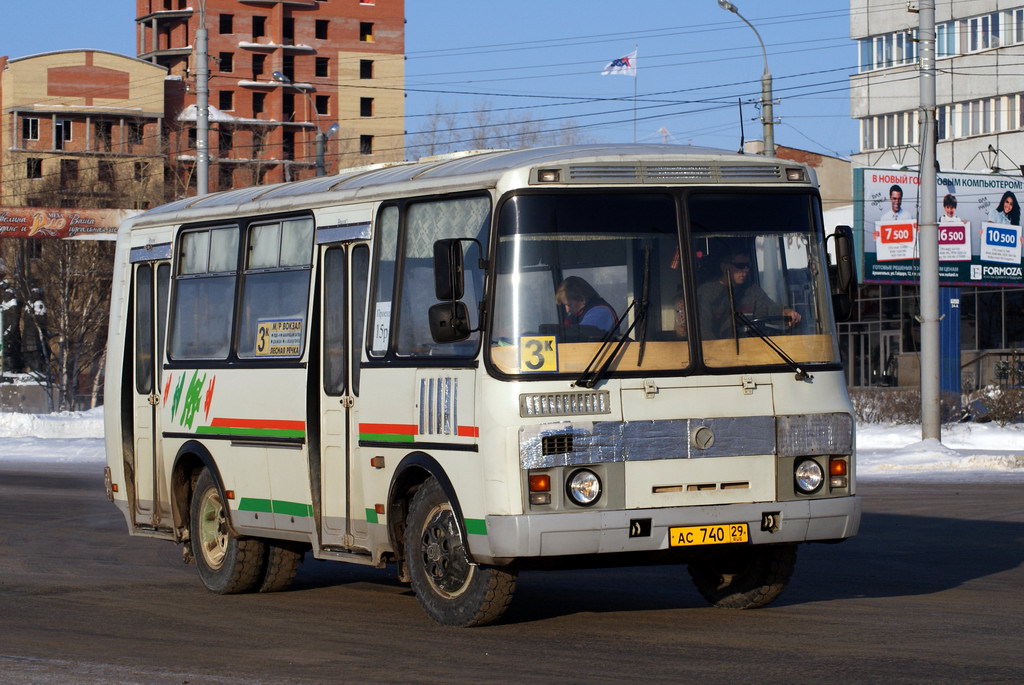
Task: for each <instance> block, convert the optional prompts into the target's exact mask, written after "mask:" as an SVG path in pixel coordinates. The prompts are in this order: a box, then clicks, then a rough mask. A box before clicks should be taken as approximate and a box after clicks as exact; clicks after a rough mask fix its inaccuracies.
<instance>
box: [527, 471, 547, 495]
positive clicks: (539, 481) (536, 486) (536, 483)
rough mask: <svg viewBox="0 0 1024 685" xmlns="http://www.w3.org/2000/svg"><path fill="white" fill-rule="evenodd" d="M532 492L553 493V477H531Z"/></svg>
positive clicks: (542, 475) (542, 474)
mask: <svg viewBox="0 0 1024 685" xmlns="http://www.w3.org/2000/svg"><path fill="white" fill-rule="evenodd" d="M530 492H551V476H550V475H549V474H547V473H535V474H533V475H532V476H530Z"/></svg>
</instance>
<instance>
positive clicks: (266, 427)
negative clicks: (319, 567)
mask: <svg viewBox="0 0 1024 685" xmlns="http://www.w3.org/2000/svg"><path fill="white" fill-rule="evenodd" d="M164 383H165V388H166V389H167V392H165V393H164V397H163V407H162V410H163V412H164V426H165V430H166V431H167V433H166V434H169V435H172V436H174V438H176V441H177V444H176V445H175V446H173V447H172V449H173V450H175V452H176V451H177V449H178V447H179V446H180V444H181V443H182V442H184V441H185V440H188V439H193V440H198V441H199V442H201V443H202V444H203V445H204V446H205V447H206V448H207V450H208V451H209V452H210V454H211V455H212V456H213V458H214V461H215V462H216V465H217V469H218V470H219V472H220V476H221V479H222V481H223V486H224V489H225V490H229V491H233V493H234V499H233V500H230V501H229V505H230V507H231V509H232V510H233V512H232V513H233V523H234V524H235V526H236V528H238V529H239V532H243V530H245V531H246V532H249V533H250V534H262V535H267V534H268V532H267V531H268V530H269V529H280V530H287V531H301V532H311V531H312V529H313V526H312V503H311V497H310V488H309V470H308V468H307V465H306V442H305V441H306V432H307V427H306V423H305V401H306V398H305V385H306V384H305V370H304V369H302V368H295V369H285V368H260V369H256V368H234V369H173V370H167V371H166V372H165V378H164ZM168 475H169V474H168ZM272 482H273V485H271V483H272ZM229 497H230V496H229Z"/></svg>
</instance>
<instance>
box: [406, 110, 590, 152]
mask: <svg viewBox="0 0 1024 685" xmlns="http://www.w3.org/2000/svg"><path fill="white" fill-rule="evenodd" d="M585 142H587V138H586V136H585V135H583V134H582V133H580V131H579V128H578V127H577V125H576V123H575V121H573V120H571V119H566V120H560V121H558V122H555V123H551V124H549V123H547V122H542V121H537V120H536V119H534V118H533V115H531V114H529V113H526V114H504V115H502V114H501V113H499V112H496V111H494V107H493V106H492V105H491V103H490V102H489V101H487V100H483V101H481V102H478V103H477V104H476V106H475V107H474V108H473V110H472V111H469V112H445V111H442V109H441V103H440V102H438V103H437V104H435V106H434V111H433V112H432V113H431V114H429V115H427V116H426V117H425V118H424V119H423V125H422V127H421V128H420V130H419V131H417V132H416V133H414V134H413V135H412V137H411V141H410V144H409V150H410V155H411V156H412V157H425V156H428V155H437V154H443V153H447V152H458V151H460V150H486V149H494V148H509V149H520V148H527V147H538V146H542V145H575V144H579V143H585Z"/></svg>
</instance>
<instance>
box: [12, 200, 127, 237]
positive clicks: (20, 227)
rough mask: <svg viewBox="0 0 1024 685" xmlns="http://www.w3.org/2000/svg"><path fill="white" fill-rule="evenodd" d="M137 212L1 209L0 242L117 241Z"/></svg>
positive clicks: (117, 210) (33, 208) (31, 208)
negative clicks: (121, 228) (119, 230)
mask: <svg viewBox="0 0 1024 685" xmlns="http://www.w3.org/2000/svg"><path fill="white" fill-rule="evenodd" d="M141 213H142V212H140V211H137V210H134V209H46V208H36V207H0V238H56V239H71V240H116V239H117V227H118V226H119V225H120V223H121V222H122V221H124V220H125V219H127V218H128V217H131V216H135V215H136V214H141Z"/></svg>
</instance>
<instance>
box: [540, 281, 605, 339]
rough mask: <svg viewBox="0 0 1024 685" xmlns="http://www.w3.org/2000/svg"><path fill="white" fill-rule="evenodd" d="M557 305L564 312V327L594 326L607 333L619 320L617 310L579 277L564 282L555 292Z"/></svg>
mask: <svg viewBox="0 0 1024 685" xmlns="http://www.w3.org/2000/svg"><path fill="white" fill-rule="evenodd" d="M555 303H556V304H557V305H558V306H559V307H560V308H561V310H562V325H563V326H593V327H594V328H597V329H600V330H601V332H602V333H607V332H608V331H610V330H612V329H613V328H615V323H616V322H617V321H618V320H619V317H618V315H617V314H616V313H615V309H614V308H613V307H612V306H611V305H610V304H608V303H607V302H605V301H604V299H602V298H601V296H600V295H598V294H597V291H596V290H594V287H593V286H592V285H590V284H589V283H587V282H586V281H585V280H583V279H582V278H580V277H579V276H569V277H568V278H566V279H565V280H564V281H562V283H561V284H560V285H559V286H558V290H557V291H555Z"/></svg>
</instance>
